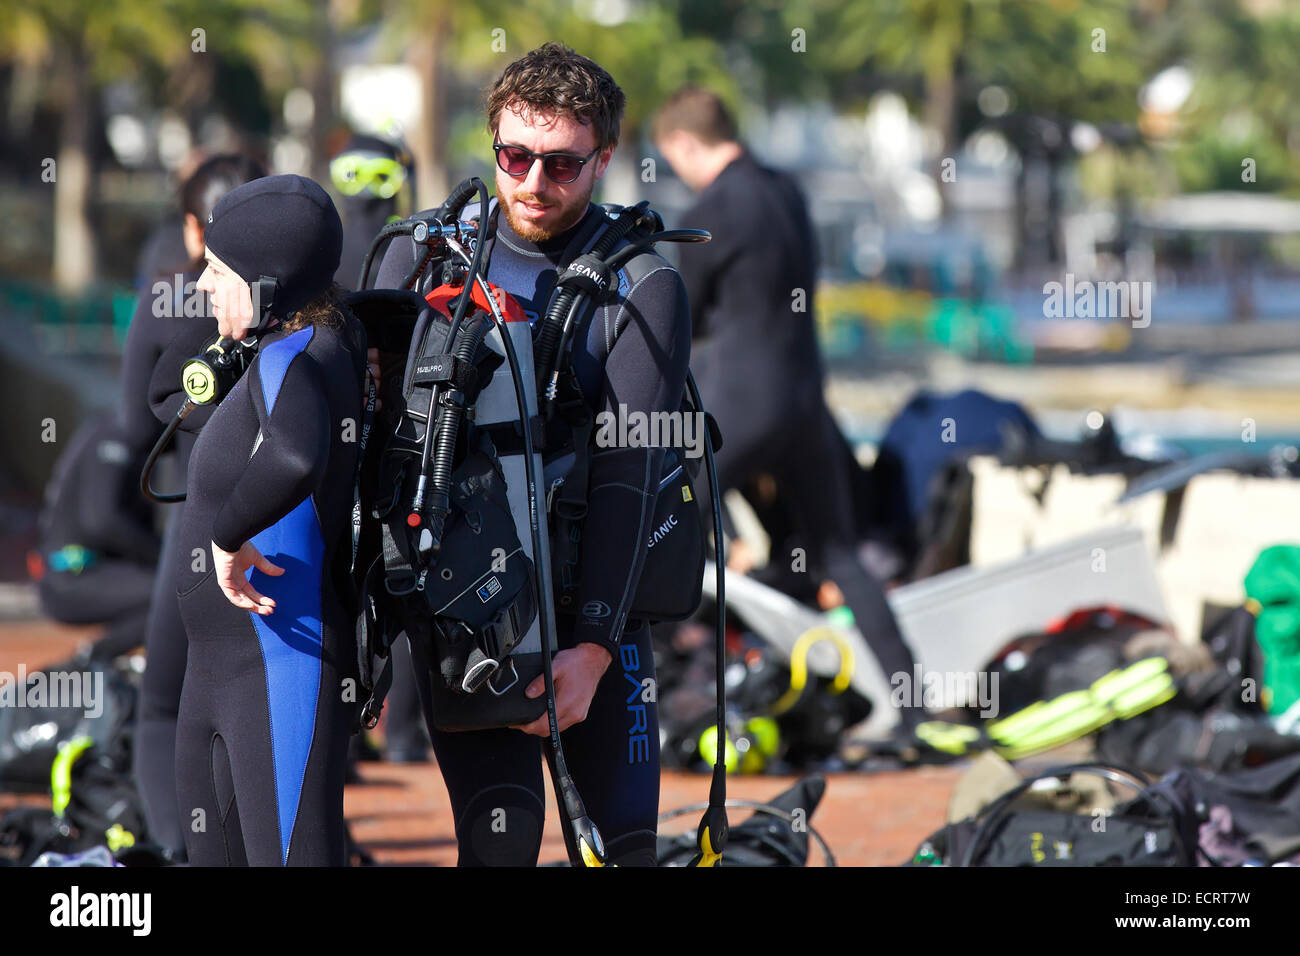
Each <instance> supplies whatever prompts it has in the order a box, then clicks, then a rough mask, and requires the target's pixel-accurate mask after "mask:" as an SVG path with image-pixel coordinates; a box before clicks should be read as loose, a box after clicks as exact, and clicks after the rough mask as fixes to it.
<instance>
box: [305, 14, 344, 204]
mask: <svg viewBox="0 0 1300 956" xmlns="http://www.w3.org/2000/svg"><path fill="white" fill-rule="evenodd" d="M338 6H339V4H338V0H332V2H331V3H329V4H327V5H323V6H320V7H318V8H317V9H316V49H317V51H318V54H319V58H318V59H317V61H316V66H315V69H313V70H312V75H311V99H312V106H313V109H312V119H311V134H310V135H311V157H312V159H311V161H312V170H311V175H312V178H313V179H315V180H316V181H317V182H319V183H328V182H329V181H330V158H331V155H332V152H333V150H332V148H331V147H333V148H337V147H338V146H339V145H340V144H338V143H331V142H330V136H331V134H332V133H333V132H334V130H335V127H336V126H337V123H338V115H339V114H338V74H337V71H336V70H335V69H334V57H335V54H336V50H335V48H336V46H337V45H338V36H337V33H336V31H335V29H334V15H335V11H336V10H337V8H338Z"/></svg>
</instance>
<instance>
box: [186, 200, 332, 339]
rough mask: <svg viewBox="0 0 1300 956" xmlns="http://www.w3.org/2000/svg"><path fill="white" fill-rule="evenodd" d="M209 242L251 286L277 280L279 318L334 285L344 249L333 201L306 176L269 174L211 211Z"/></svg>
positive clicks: (273, 309) (206, 239) (275, 309)
mask: <svg viewBox="0 0 1300 956" xmlns="http://www.w3.org/2000/svg"><path fill="white" fill-rule="evenodd" d="M203 241H204V244H205V245H207V247H208V249H209V250H210V251H211V252H212V254H213V255H215V256H216V257H217V258H218V259H220V260H221V261H222V262H224V263H225V264H226V265H228V266H229V267H230V268H231V269H233V270H234V271H235V272H236V273H237V274H238V275H239V277H240V278H241V279H243V280H244V281H245V282H247V283H248V284H249V285H250V286H253V285H256V283H257V281H258V279H259V278H260V277H262V276H269V277H271V278H273V279H275V280H277V283H278V286H277V289H276V293H275V301H274V304H273V305H272V307H271V312H272V313H273V314H274V315H278V316H281V317H286V318H287V317H288V316H291V315H293V313H295V312H297V311H298V310H299V309H301V308H302V307H303V306H304V305H306V304H307V303H308V302H310V301H311V300H312V299H314V298H316V297H317V296H318V295H320V294H321V293H322V292H324V291H325V290H326V289H328V288H329V287H330V283H331V282H333V281H334V273H335V271H336V270H337V269H338V266H339V256H340V254H341V253H342V251H343V223H342V222H341V221H340V220H339V214H338V210H337V209H335V208H334V201H333V200H331V199H330V197H329V194H328V193H326V192H325V190H324V189H322V188H321V187H320V186H319V185H318V184H317V183H315V182H314V181H312V180H310V179H307V178H306V177H303V176H293V175H284V176H265V177H263V178H261V179H254V180H253V181H252V182H248V183H244V184H243V185H242V186H238V187H236V188H235V189H232V190H231V191H230V192H228V193H226V194H225V195H224V196H222V197H221V199H219V200H218V201H217V204H216V205H215V206H213V207H212V213H211V215H210V216H209V218H208V222H207V225H206V227H205V229H204V233H203Z"/></svg>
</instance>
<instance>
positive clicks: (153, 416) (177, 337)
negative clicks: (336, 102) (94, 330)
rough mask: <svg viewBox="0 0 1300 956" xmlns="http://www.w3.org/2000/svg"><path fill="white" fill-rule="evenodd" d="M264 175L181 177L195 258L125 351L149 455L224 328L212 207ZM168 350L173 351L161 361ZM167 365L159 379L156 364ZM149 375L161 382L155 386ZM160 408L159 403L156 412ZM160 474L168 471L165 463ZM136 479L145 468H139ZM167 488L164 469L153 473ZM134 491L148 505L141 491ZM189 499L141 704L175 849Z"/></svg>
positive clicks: (152, 822) (126, 391)
mask: <svg viewBox="0 0 1300 956" xmlns="http://www.w3.org/2000/svg"><path fill="white" fill-rule="evenodd" d="M265 175H266V170H265V169H264V168H263V167H262V165H261V163H259V162H257V161H256V160H255V159H252V158H250V157H247V156H243V155H240V154H238V153H226V154H223V155H218V156H213V157H211V158H209V159H207V160H205V161H204V162H202V163H200V164H199V165H198V167H197V168H195V170H194V172H193V173H191V174H190V176H189V177H188V178H187V179H186V180H185V181H184V182H183V183H182V184H181V188H180V203H179V205H180V213H181V221H182V234H183V236H184V242H185V251H186V252H187V253H188V256H189V264H188V266H184V267H182V271H179V272H174V273H170V274H159V275H151V276H149V277H148V279H149V281H148V282H147V283H146V284H145V286H144V288H143V289H142V292H141V295H140V299H139V301H138V302H137V304H136V310H135V315H134V317H133V318H132V319H131V326H130V329H129V331H128V332H127V336H126V347H125V349H123V352H122V399H121V407H122V417H123V421H124V423H125V436H126V441H127V444H128V445H129V446H130V447H131V448H132V450H133V452H134V453H135V454H136V455H137V456H138V457H140V458H143V456H144V455H146V454H147V453H148V452H149V450H150V449H151V448H152V447H153V446H154V444H155V443H156V442H157V441H158V438H159V437H160V436H161V434H162V431H163V423H164V421H165V420H167V419H170V418H171V416H172V415H174V414H175V412H176V408H177V407H178V406H179V404H180V402H181V401H182V400H183V398H184V396H183V394H182V393H181V382H180V374H179V364H178V363H179V362H183V361H184V360H185V359H188V358H190V357H191V356H194V355H197V354H199V352H200V351H202V349H203V346H204V345H205V344H206V343H207V342H208V341H210V340H211V339H212V337H213V336H214V335H215V334H216V330H217V323H216V320H215V319H214V318H213V316H212V309H211V305H210V303H209V302H208V297H207V295H206V294H205V293H203V292H201V291H200V290H198V289H197V288H196V287H195V285H196V283H197V282H198V279H199V274H200V273H201V272H202V270H203V230H204V226H205V225H206V224H207V221H208V213H210V212H211V211H212V207H213V206H214V205H216V202H217V200H218V199H220V198H221V197H222V196H224V195H225V194H226V193H228V192H229V191H230V190H232V189H234V188H235V187H236V186H240V185H242V184H243V183H246V182H249V181H250V180H253V179H259V178H261V177H262V176H265ZM164 353H170V354H171V355H172V356H173V360H172V361H171V362H168V363H163V362H161V359H162V357H163V355H164ZM160 367H162V368H164V369H165V370H164V371H163V373H162V374H160V375H158V376H157V382H156V383H154V379H155V371H156V370H158V369H159V368H160ZM151 383H153V384H154V385H156V391H155V392H153V393H152V394H151ZM155 408H156V409H157V410H158V411H157V413H155ZM211 412H212V408H211V406H200V407H199V408H196V409H195V410H194V411H193V412H192V413H191V414H190V416H189V418H188V419H187V427H189V428H191V429H197V428H198V427H200V426H202V425H203V423H204V422H206V421H207V419H208V417H209V415H210V414H211ZM194 438H195V436H194V434H193V433H192V432H187V431H180V432H177V433H176V437H175V439H174V445H173V448H174V451H175V457H174V462H175V466H174V468H173V469H172V471H173V472H174V473H175V475H176V476H177V477H175V478H174V479H173V480H172V485H179V484H180V483H181V476H184V474H185V472H186V471H187V470H188V467H189V460H190V451H191V449H192V448H193V447H194ZM155 474H157V475H159V476H161V474H162V469H158V470H157V471H156V472H155ZM133 478H134V482H133V488H134V483H138V480H139V470H138V469H137V470H136V474H135V476H133ZM154 484H155V486H157V487H158V488H159V490H164V491H171V490H173V489H172V487H170V486H166V487H164V486H163V482H162V479H161V477H159V478H158V479H156V480H155V482H154ZM135 498H136V499H137V500H138V502H139V504H141V505H143V504H144V498H143V497H141V496H140V495H139V494H138V492H137V493H136V494H135ZM184 507H185V505H184V503H183V502H182V503H179V504H175V505H171V506H169V507H168V508H167V522H166V530H165V532H164V534H163V546H162V553H161V554H160V555H159V558H158V574H157V577H156V578H155V580H154V585H153V593H152V597H151V598H150V602H149V621H148V626H147V628H146V631H145V662H146V667H145V673H144V683H143V686H142V687H141V692H140V703H139V708H138V710H137V713H136V727H135V747H134V749H133V751H132V758H131V759H132V768H131V769H132V773H133V775H134V777H135V781H136V787H137V789H138V790H139V792H140V796H141V798H142V800H143V803H144V811H145V819H146V821H147V823H148V825H149V833H150V834H151V835H152V837H153V839H154V840H155V841H156V842H158V843H159V844H161V845H162V846H163V847H165V848H166V849H167V850H168V851H169V852H170V853H171V855H172V856H173V858H178V857H180V856H183V855H184V852H185V839H184V836H183V834H182V831H181V822H180V817H179V811H178V810H177V808H176V714H177V712H178V710H179V709H180V703H181V681H182V679H183V678H184V676H185V627H184V625H183V624H182V623H181V615H180V606H179V605H178V603H177V601H176V562H177V560H178V558H177V538H178V537H179V535H180V529H181V521H180V518H181V514H182V511H183V509H184Z"/></svg>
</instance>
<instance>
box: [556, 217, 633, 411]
mask: <svg viewBox="0 0 1300 956" xmlns="http://www.w3.org/2000/svg"><path fill="white" fill-rule="evenodd" d="M649 207H650V203H649V202H648V201H647V200H644V199H643V200H641V201H640V202H639V203H637V204H636V205H635V206H632V207H631V209H630V211H628V210H625V211H624V213H620V214H619V216H618V218H616V219H615V220H614V222H613V223H612V224H611V225H610V227H609V228H608V229H606V230H605V231H604V232H603V233H601V235H600V238H599V239H597V240H596V244H595V245H593V246H592V247H591V250H590V252H588V253H587V254H588V255H592V256H597V257H599V258H601V259H603V258H604V257H605V256H607V255H609V251H610V250H611V249H613V248H614V246H615V244H616V243H618V242H619V240H621V239H622V238H623V237H624V236H626V235H627V234H628V233H629V232H631V231H632V229H633V228H634V227H635V226H636V224H637V223H638V222H640V220H641V218H642V216H641V215H631V213H640V214H644V213H645V212H646V210H648V209H649ZM578 294H579V293H578V290H577V289H575V288H571V287H565V288H561V289H560V293H559V295H557V296H556V297H555V299H554V301H552V302H551V306H550V308H549V309H547V310H546V317H545V318H544V319H543V320H542V328H541V331H540V332H539V333H538V335H537V349H536V351H535V358H536V363H535V364H536V366H537V369H538V371H539V373H540V374H539V375H538V377H537V388H538V398H539V399H544V398H545V393H546V390H547V388H548V386H549V385H550V381H551V378H552V373H553V372H554V370H555V363H556V360H557V358H558V357H559V354H560V342H561V338H562V335H563V332H564V327H565V325H566V324H567V322H566V318H567V316H568V314H569V310H570V308H571V307H572V306H573V301H574V299H576V298H577V297H578Z"/></svg>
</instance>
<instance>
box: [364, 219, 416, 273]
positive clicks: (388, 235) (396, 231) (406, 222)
mask: <svg viewBox="0 0 1300 956" xmlns="http://www.w3.org/2000/svg"><path fill="white" fill-rule="evenodd" d="M414 229H415V223H414V222H413V221H411V220H410V219H403V220H401V221H399V222H390V223H388V224H387V225H386V226H384V228H382V229H380V230H379V234H378V235H376V236H375V238H374V239H373V240H371V242H370V248H369V249H367V250H366V258H365V259H364V260H362V262H361V275H360V276H359V277H358V278H357V289H358V290H360V291H365V288H366V286H367V284H368V283H369V282H370V264H371V263H372V262H373V261H374V258H375V253H376V252H378V251H379V247H380V246H382V245H383V244H384V243H385V242H387V241H388V240H389V239H392V238H393V237H394V236H401V235H407V236H409V235H410V234H411V232H412V231H413V230H414Z"/></svg>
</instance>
